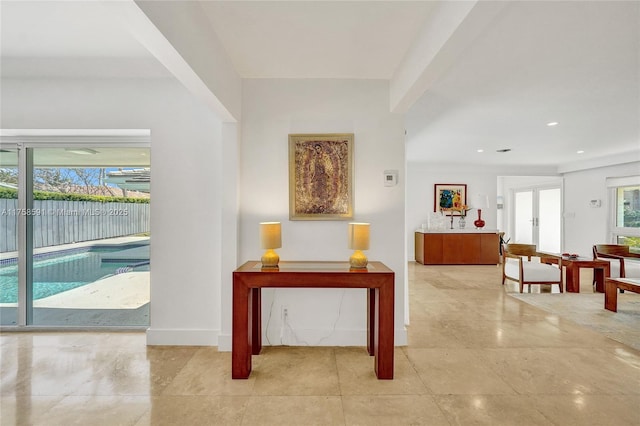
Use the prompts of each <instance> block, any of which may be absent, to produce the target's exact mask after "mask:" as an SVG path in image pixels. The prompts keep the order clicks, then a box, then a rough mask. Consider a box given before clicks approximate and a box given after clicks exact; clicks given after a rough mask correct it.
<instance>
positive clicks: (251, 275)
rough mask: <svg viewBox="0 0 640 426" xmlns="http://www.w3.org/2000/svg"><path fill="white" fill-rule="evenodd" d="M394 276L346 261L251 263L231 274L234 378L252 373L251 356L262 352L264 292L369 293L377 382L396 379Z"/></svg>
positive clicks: (374, 266) (380, 268)
mask: <svg viewBox="0 0 640 426" xmlns="http://www.w3.org/2000/svg"><path fill="white" fill-rule="evenodd" d="M394 279H395V273H394V272H393V271H392V270H391V269H389V268H387V267H386V266H385V265H384V264H383V263H381V262H369V265H368V268H367V269H363V270H350V269H349V263H348V262H280V267H279V268H278V269H262V268H261V263H260V262H259V261H249V262H247V263H245V264H244V265H242V266H240V267H239V268H238V269H236V270H235V271H234V272H233V335H232V354H231V358H232V365H231V376H232V378H233V379H246V378H248V377H249V374H250V373H251V355H252V354H253V355H258V354H260V351H261V349H262V325H261V306H260V305H261V299H260V293H261V289H262V288H265V287H267V288H282V287H285V288H366V289H368V291H367V351H368V352H369V355H373V356H374V357H375V361H374V369H375V372H376V375H377V377H378V379H393V347H394V340H393V338H394V337H393V334H394V317H393V316H394V293H395V290H394V288H395V286H394Z"/></svg>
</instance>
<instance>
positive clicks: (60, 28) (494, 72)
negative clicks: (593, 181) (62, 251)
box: [0, 0, 640, 167]
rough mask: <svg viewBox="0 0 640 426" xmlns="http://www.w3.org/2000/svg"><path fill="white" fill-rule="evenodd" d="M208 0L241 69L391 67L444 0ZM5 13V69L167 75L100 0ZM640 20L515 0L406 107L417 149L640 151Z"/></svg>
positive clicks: (508, 158)
mask: <svg viewBox="0 0 640 426" xmlns="http://www.w3.org/2000/svg"><path fill="white" fill-rule="evenodd" d="M200 3H201V4H200V6H201V7H202V11H203V13H204V14H205V16H206V17H207V18H208V20H209V22H210V23H211V25H212V26H213V29H214V31H215V32H216V34H217V35H218V37H219V38H220V40H221V42H222V44H223V46H225V49H226V50H227V52H228V53H229V56H230V58H231V60H232V62H233V64H234V66H235V67H236V70H237V72H238V74H239V75H240V76H241V77H243V78H376V79H391V78H392V77H393V75H394V72H395V71H396V70H397V68H398V66H399V64H400V63H401V61H402V59H403V58H404V56H405V54H406V53H407V51H408V50H409V48H410V47H411V45H412V43H413V42H414V39H415V38H416V37H417V36H418V34H419V32H420V31H421V30H422V27H423V26H424V25H427V22H429V18H430V17H431V14H433V13H434V10H435V9H436V8H437V4H436V3H437V2H426V1H422V2H402V1H372V2H370V1H352V2H350V1H314V2H307V1H290V2H280V1H275V2H274V1H255V2H244V1H236V2H231V1H230V2H225V1H202V2H200ZM486 3H489V2H485V4H486ZM476 7H483V3H482V2H481V3H480V4H479V5H478V6H476ZM0 13H1V19H2V22H1V24H2V28H1V35H2V38H1V47H2V64H1V65H2V68H1V72H2V74H3V76H5V77H6V76H16V75H18V76H38V75H42V74H46V75H53V76H65V75H68V76H72V77H73V76H79V75H88V76H109V77H120V76H151V77H157V76H166V75H167V74H168V73H167V71H166V70H164V69H163V67H162V66H161V65H160V64H159V63H158V62H157V61H156V60H155V59H154V58H153V57H152V56H151V55H150V54H149V53H148V52H147V51H146V50H145V49H144V48H143V47H142V46H141V45H140V44H139V43H138V42H137V41H136V40H135V39H134V38H133V37H132V36H130V35H129V34H128V33H127V32H126V31H125V30H124V29H123V28H122V27H121V26H120V25H119V23H118V22H117V21H115V20H114V19H113V18H111V15H109V14H108V13H105V10H104V9H102V5H101V4H100V2H95V1H86V2H85V1H74V2H62V1H54V2H51V1H48V2H28V1H26V2H25V1H22V2H13V1H6V0H3V1H2V2H0ZM464 25H465V23H463V24H462V26H464ZM463 29H464V28H463ZM186 30H189V29H188V28H185V31H186ZM639 32H640V2H637V1H623V2H580V1H578V2H576V1H567V2H562V1H557V2H542V1H532V2H528V1H517V2H511V3H509V4H507V5H506V6H505V7H504V8H503V9H502V10H501V12H500V13H499V14H498V15H497V17H496V18H495V19H494V20H493V21H491V22H490V24H489V25H487V27H486V28H484V29H482V31H480V33H479V34H480V35H479V36H477V37H476V38H475V39H474V40H473V42H472V43H471V45H469V46H468V47H467V48H466V50H464V51H463V52H462V54H460V55H459V56H457V57H456V58H453V61H452V63H451V65H450V66H449V67H448V68H447V69H446V70H445V71H444V72H442V73H440V74H439V77H438V78H437V79H435V81H433V82H432V83H431V84H430V86H429V87H428V89H427V91H426V92H425V93H424V94H423V95H422V97H421V98H420V99H419V100H418V101H417V102H416V104H415V105H414V106H413V107H412V108H411V109H410V110H409V112H408V113H407V114H406V128H407V158H408V160H409V161H422V162H432V163H443V162H451V163H453V162H463V163H474V164H480V165H482V164H484V165H493V164H504V163H509V164H514V165H520V164H521V165H539V166H561V167H562V166H563V165H564V166H565V167H566V165H567V164H571V163H575V162H585V161H586V162H588V161H593V160H594V159H596V158H603V157H607V156H610V155H627V156H628V155H629V154H631V155H635V156H636V157H637V156H638V154H639V153H640V84H639V81H640V58H639V55H640V33H639ZM202 54H203V55H204V54H207V52H203V53H202ZM549 121H557V122H559V124H558V125H557V126H555V127H547V126H546V123H547V122H549ZM480 148H482V149H484V150H485V151H484V152H483V153H481V154H480V153H477V152H476V150H477V149H480ZM501 148H511V149H512V151H511V152H510V153H508V154H498V153H496V152H495V151H496V149H501ZM578 150H584V151H585V152H584V153H583V154H577V153H576V152H577V151H578Z"/></svg>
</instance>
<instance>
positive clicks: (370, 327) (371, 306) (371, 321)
mask: <svg viewBox="0 0 640 426" xmlns="http://www.w3.org/2000/svg"><path fill="white" fill-rule="evenodd" d="M375 336H376V290H375V289H373V288H368V289H367V352H368V353H369V355H371V356H373V355H374V354H375V351H374V348H375Z"/></svg>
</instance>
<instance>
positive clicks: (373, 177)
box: [239, 79, 406, 346]
mask: <svg viewBox="0 0 640 426" xmlns="http://www.w3.org/2000/svg"><path fill="white" fill-rule="evenodd" d="M243 84H244V86H243V99H242V106H243V108H242V118H243V120H242V146H241V158H242V161H241V164H242V166H241V176H240V194H241V200H240V258H239V259H240V260H241V261H247V260H259V259H260V256H261V255H262V250H261V249H260V246H259V241H258V223H259V222H261V221H280V222H282V248H281V249H279V250H278V253H279V255H280V259H281V261H284V260H338V261H347V260H348V258H349V256H350V255H351V252H350V250H348V249H347V223H348V222H347V221H289V190H288V188H289V177H288V170H289V160H288V135H289V134H290V133H354V135H355V136H354V138H355V142H354V156H355V202H354V212H355V214H354V218H353V219H354V221H366V222H370V223H371V249H370V250H369V251H367V252H366V255H367V257H368V258H369V259H370V260H379V261H382V262H383V263H385V264H386V265H387V266H389V267H390V268H391V269H393V270H394V271H395V273H396V293H395V296H396V305H395V306H396V312H395V320H396V344H398V345H403V344H406V333H405V331H404V321H403V320H404V297H405V289H404V283H405V276H406V274H405V269H406V262H405V257H404V180H403V179H402V176H404V128H403V121H402V117H401V116H400V115H396V114H391V113H389V86H388V82H383V81H377V80H368V81H357V80H313V79H309V80H268V79H261V80H245V81H244V82H243ZM389 169H395V170H398V171H399V176H400V177H401V179H400V182H399V184H398V185H397V186H394V187H385V186H384V180H383V172H384V170H389ZM262 297H263V316H264V318H263V326H264V328H265V329H266V331H265V336H264V339H263V342H264V343H265V344H272V345H274V344H292V345H294V344H298V345H306V344H309V345H314V346H315V345H364V344H365V342H366V339H365V335H366V303H365V301H366V296H365V291H364V290H330V289H300V290H296V289H288V290H285V289H276V290H274V291H263V296H262ZM282 306H287V308H288V311H289V325H290V326H291V329H290V330H288V331H286V330H285V332H284V333H283V337H282V338H281V337H280V334H281V331H282V330H283V329H282V322H281V318H280V312H281V308H282Z"/></svg>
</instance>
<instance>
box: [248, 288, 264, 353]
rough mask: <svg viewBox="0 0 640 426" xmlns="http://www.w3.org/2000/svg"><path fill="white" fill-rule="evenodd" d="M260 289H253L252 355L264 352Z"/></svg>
mask: <svg viewBox="0 0 640 426" xmlns="http://www.w3.org/2000/svg"><path fill="white" fill-rule="evenodd" d="M261 293H262V292H261V289H260V288H252V289H251V353H252V354H253V355H260V351H262V295H261Z"/></svg>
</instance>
